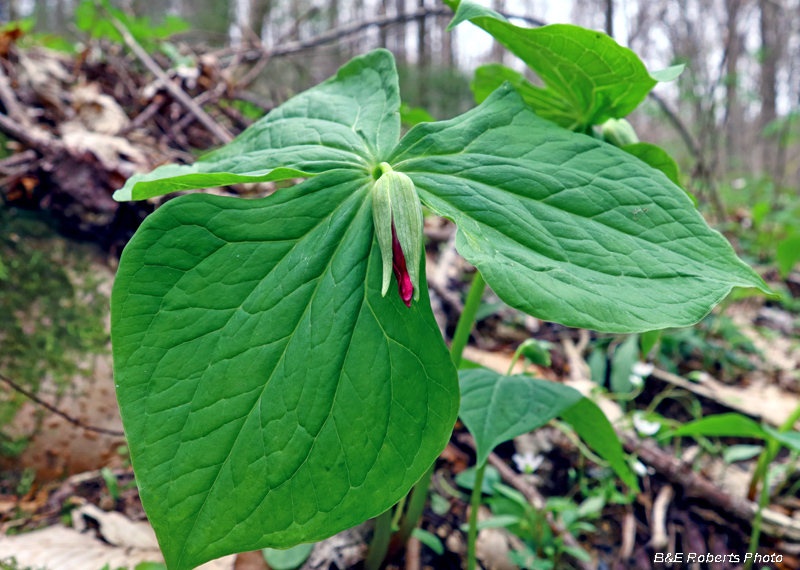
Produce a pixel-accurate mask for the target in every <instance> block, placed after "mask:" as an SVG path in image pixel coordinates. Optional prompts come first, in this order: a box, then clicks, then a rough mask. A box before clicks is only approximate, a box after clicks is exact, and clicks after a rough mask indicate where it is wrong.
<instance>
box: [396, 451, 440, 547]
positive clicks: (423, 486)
mask: <svg viewBox="0 0 800 570" xmlns="http://www.w3.org/2000/svg"><path fill="white" fill-rule="evenodd" d="M435 467H436V462H435V461H434V462H433V464H432V465H431V466H430V468H429V469H428V470H427V471H426V472H425V475H423V476H422V479H420V480H419V481H417V484H416V485H414V488H413V489H411V499H410V500H409V501H408V510H406V516H405V517H404V518H403V522H402V523H400V530H399V531H397V541H398V543H400V544H405V543H406V542H408V539H409V538H410V537H411V533H412V532H414V529H415V528H416V527H417V523H418V522H419V519H420V517H422V511H424V510H425V500H426V499H427V498H428V489H429V488H430V486H431V477H433V470H434V468H435Z"/></svg>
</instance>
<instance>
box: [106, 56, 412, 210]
mask: <svg viewBox="0 0 800 570" xmlns="http://www.w3.org/2000/svg"><path fill="white" fill-rule="evenodd" d="M399 108H400V93H399V89H398V86H397V71H396V69H395V64H394V59H393V58H392V55H391V54H390V53H389V52H388V51H386V50H375V51H373V52H370V53H368V54H366V55H363V56H360V57H357V58H355V59H353V60H351V61H350V62H349V63H347V64H346V65H345V66H343V67H342V68H341V69H340V70H339V72H338V73H337V74H336V75H335V76H334V77H332V78H330V79H329V80H327V81H325V82H323V83H321V84H320V85H318V86H316V87H314V88H312V89H309V90H308V91H304V92H303V93H301V94H299V95H297V96H296V97H293V98H292V99H290V100H289V101H287V102H286V103H284V104H283V105H281V106H280V107H278V108H276V109H274V110H273V111H271V112H270V113H268V114H267V115H266V116H265V117H263V118H262V119H261V120H259V121H258V122H256V123H255V124H254V125H252V126H251V127H250V128H248V129H247V130H246V131H244V132H243V133H242V134H241V135H239V136H238V137H237V138H236V139H235V140H234V141H233V142H231V143H230V144H228V145H225V146H224V147H222V148H220V149H218V150H216V151H214V152H212V153H209V154H207V155H205V156H204V157H202V158H201V159H200V160H198V161H197V162H195V163H194V164H193V165H191V166H186V165H177V164H169V165H165V166H161V167H159V168H156V169H155V170H153V171H152V172H150V173H148V174H144V175H136V176H133V177H131V178H130V179H129V180H128V181H127V182H126V184H125V186H124V187H123V188H122V189H120V190H118V191H117V192H115V193H114V198H115V199H116V200H119V201H125V200H144V199H146V198H151V197H153V196H159V195H162V194H167V193H169V192H175V191H177V190H192V189H196V188H210V187H213V186H224V185H227V184H238V183H242V182H267V181H272V180H285V179H287V178H297V177H304V176H313V175H315V174H319V173H320V172H325V171H328V170H333V169H337V168H347V169H353V168H355V169H366V168H369V167H370V166H374V165H377V164H378V163H379V162H381V161H382V160H383V157H384V156H385V155H387V154H388V153H389V152H390V151H391V150H392V148H394V146H395V144H397V139H398V138H399V136H400V112H399Z"/></svg>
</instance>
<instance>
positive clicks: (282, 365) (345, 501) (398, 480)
mask: <svg viewBox="0 0 800 570" xmlns="http://www.w3.org/2000/svg"><path fill="white" fill-rule="evenodd" d="M356 76H358V77H356ZM354 77H355V79H354ZM356 85H358V86H359V89H357V90H356V89H354V86H356ZM320 93H322V94H323V95H324V96H320V97H319V98H315V97H316V95H319V94H320ZM312 95H314V97H312V96H309V95H307V94H306V95H301V96H299V97H298V98H297V99H293V100H291V101H290V102H288V103H287V104H285V105H284V106H283V107H281V108H279V109H277V110H276V111H275V112H273V113H272V114H270V116H269V117H268V119H267V120H266V121H263V122H261V123H259V124H258V125H257V126H255V127H254V128H253V129H251V130H249V131H247V132H246V133H244V134H243V135H242V136H241V137H240V138H239V139H238V140H237V142H236V143H234V144H232V145H231V146H230V147H225V148H224V149H221V150H220V151H217V153H215V154H214V155H212V156H214V157H215V158H214V160H213V161H207V163H209V164H213V165H215V166H214V168H218V169H219V170H220V171H223V170H226V169H227V171H234V172H238V171H239V170H242V169H240V168H239V166H238V165H239V161H240V160H241V161H244V162H245V163H248V164H250V166H248V167H247V168H246V169H245V170H247V172H258V171H260V170H263V171H265V172H266V171H268V170H269V169H270V168H272V167H277V166H279V165H280V164H282V163H281V161H284V163H285V162H290V163H291V162H292V161H295V162H294V163H293V164H296V163H297V161H298V160H300V159H298V158H297V157H301V158H302V157H309V156H323V155H325V156H334V155H335V154H336V153H338V152H345V151H342V150H341V149H343V148H344V149H345V150H346V151H347V152H349V153H350V154H351V155H352V156H353V157H360V158H358V159H353V161H349V162H348V161H347V160H345V161H342V162H340V163H338V162H336V161H333V162H334V163H335V166H336V168H335V169H333V170H330V171H328V172H323V173H321V174H318V175H317V176H315V177H313V178H311V179H309V180H306V181H305V182H303V183H302V184H300V185H298V186H295V187H293V188H290V189H286V190H282V191H280V192H277V193H275V194H274V195H272V196H270V197H268V198H264V199H262V200H239V199H232V198H221V197H215V196H209V195H191V196H184V197H180V198H177V199H175V200H172V201H169V202H167V203H166V204H165V205H164V206H162V207H161V208H159V209H158V210H157V211H156V212H155V213H154V214H152V215H151V216H149V217H148V218H147V219H146V220H145V222H144V224H143V225H142V227H141V228H140V229H139V231H137V233H136V235H135V236H134V238H133V239H132V240H131V242H130V243H129V245H128V246H127V247H126V249H125V251H124V253H123V256H122V259H121V261H120V268H119V271H118V273H117V278H116V281H115V284H114V291H113V295H112V340H113V351H114V373H115V374H114V375H115V381H116V385H117V397H118V399H119V402H120V410H121V413H122V417H123V422H124V426H125V430H126V435H127V436H128V440H129V442H130V449H131V459H132V462H133V466H134V469H135V472H136V475H137V482H138V484H139V488H140V493H141V498H142V504H143V505H144V508H145V510H146V512H147V514H148V517H149V518H150V521H151V522H152V524H153V527H154V529H155V531H156V535H157V536H158V539H159V543H160V545H161V548H162V550H163V552H164V556H165V558H166V560H167V564H168V566H169V567H170V569H171V570H186V569H189V568H192V567H194V566H197V565H198V564H201V563H202V562H205V561H207V560H210V559H212V558H216V557H219V556H223V555H225V554H230V553H232V552H239V551H243V550H254V549H258V548H264V547H275V548H286V547H291V546H294V545H296V544H298V543H303V542H312V541H317V540H321V539H323V538H325V537H328V536H330V535H332V534H334V533H336V532H338V531H340V530H343V529H345V528H348V527H351V526H353V525H356V524H358V523H360V522H362V521H364V520H366V519H368V518H370V517H373V516H376V515H378V514H380V513H381V512H383V511H385V510H386V509H388V508H390V507H391V506H392V505H393V504H394V503H396V502H397V501H398V500H399V499H400V498H401V497H402V496H404V495H405V494H406V493H407V492H408V491H409V489H410V488H411V486H412V485H413V484H414V483H415V482H416V481H417V480H418V479H419V478H420V477H421V476H422V475H423V473H424V472H425V471H426V470H427V469H428V467H429V466H430V465H431V463H432V462H433V461H434V460H435V458H436V457H437V455H438V454H439V452H440V451H441V450H442V449H443V448H444V446H445V445H446V443H447V440H448V438H449V436H450V433H451V431H452V427H453V424H454V423H455V419H456V416H457V413H458V404H459V395H458V383H457V376H456V371H455V367H454V366H453V364H452V362H451V360H450V358H449V355H448V352H447V348H446V347H445V345H444V342H443V340H442V337H441V334H440V333H439V330H438V327H437V326H436V323H435V321H434V319H433V314H432V311H431V308H430V304H429V299H428V295H427V289H426V288H425V281H424V277H423V279H422V283H421V286H422V287H423V289H422V295H421V297H420V301H419V302H417V303H414V304H413V305H412V306H411V308H410V309H409V308H406V307H405V305H404V304H403V302H402V300H401V299H400V297H399V295H397V294H394V291H392V293H393V294H389V295H387V296H386V297H382V296H381V293H380V291H381V257H380V250H379V248H378V245H377V242H376V241H375V240H374V229H373V221H372V203H371V200H372V198H371V192H370V188H371V187H372V184H373V182H374V181H373V179H372V176H371V172H372V163H373V162H374V161H375V160H378V159H379V158H380V157H382V156H383V155H384V154H385V153H386V152H388V149H390V147H391V146H392V145H394V144H395V143H396V142H397V138H398V134H399V114H398V113H397V107H398V105H399V98H398V97H397V77H396V73H395V71H394V63H393V60H392V58H391V55H390V54H389V53H388V52H386V51H383V50H381V51H377V52H373V53H371V54H369V55H367V56H364V57H360V58H356V59H355V60H354V61H353V62H351V63H350V64H348V65H346V66H345V67H344V68H343V69H342V70H341V71H340V72H339V74H338V75H337V76H336V78H335V79H334V80H331V81H328V82H326V83H325V84H323V87H320V88H317V89H316V90H312ZM298 99H299V102H298ZM304 114H305V115H306V116H305V117H304V116H303V115H304ZM323 116H327V117H329V119H325V120H323V119H321V118H320V117H323ZM279 124H283V125H284V126H283V128H281V127H279ZM304 125H306V126H307V125H312V126H311V127H308V129H306V130H308V133H305V131H304V129H305V128H306V127H304ZM284 129H285V130H284ZM306 135H307V136H306ZM304 137H305V138H304ZM301 140H305V141H306V142H305V143H302V144H300V143H298V141H301ZM314 141H316V142H317V143H318V144H319V148H318V149H315V148H314V144H313V143H314ZM304 145H305V146H304ZM334 145H336V146H337V148H336V149H335V151H336V152H333V151H331V150H330V148H329V147H331V148H332V147H333V146H334ZM260 147H264V148H270V147H271V148H272V150H273V151H274V153H273V154H269V153H261V151H260V150H257V149H258V148H260ZM306 147H307V148H306ZM248 148H249V149H250V150H249V151H248V150H247V149H248ZM231 149H234V150H231ZM351 151H352V152H351ZM237 152H241V153H242V155H241V156H239V157H237V156H236V153H237ZM315 153H316V154H315ZM325 153H328V154H327V155H326V154H325ZM276 156H278V157H282V158H275V157H276ZM263 164H266V165H267V168H260V167H261V166H262V165H263ZM320 164H322V162H319V163H317V166H314V167H313V168H318V167H319V168H320V169H322V166H320ZM220 165H227V166H224V167H223V166H220ZM204 168H205V167H204ZM237 169H238V170H237ZM165 172H166V173H167V174H170V175H171V174H172V173H173V172H174V171H172V170H171V169H169V168H166V169H161V170H159V171H156V172H155V173H153V175H152V176H151V178H152V179H153V181H152V182H150V183H144V184H143V183H142V182H138V183H136V184H135V185H134V184H131V185H129V188H133V191H134V193H136V192H142V193H143V195H147V194H149V195H154V194H152V193H155V194H161V193H164V192H165V191H170V190H171V189H175V188H176V187H177V186H176V185H182V184H189V185H191V186H207V185H211V184H214V183H219V180H220V178H219V177H220V176H221V177H223V178H224V177H226V176H230V174H225V173H224V172H222V173H216V174H213V175H208V174H201V173H195V174H192V175H191V176H192V178H189V179H186V178H178V179H177V180H176V179H174V178H171V179H170V178H167V179H161V180H158V177H159V176H161V175H162V174H164V173H165ZM272 172H275V171H274V170H273V171H272ZM186 180H190V182H186ZM209 181H210V182H209ZM140 197H141V196H140Z"/></svg>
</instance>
